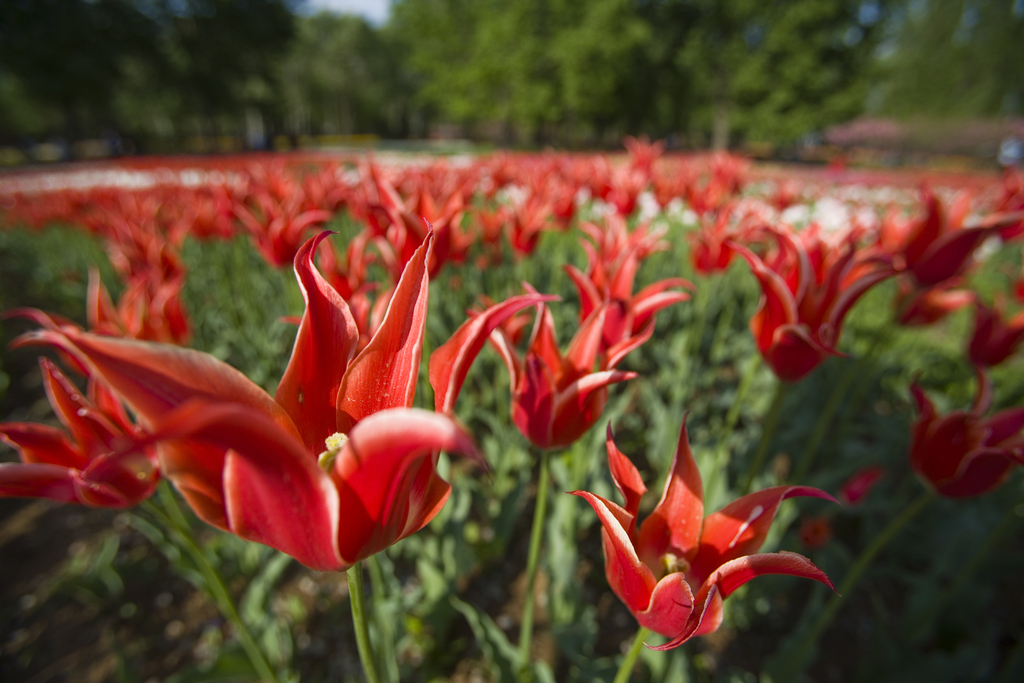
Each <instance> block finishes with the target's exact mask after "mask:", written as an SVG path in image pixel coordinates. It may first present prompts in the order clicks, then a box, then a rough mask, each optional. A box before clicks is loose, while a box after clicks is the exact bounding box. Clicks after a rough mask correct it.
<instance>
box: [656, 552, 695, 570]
mask: <svg viewBox="0 0 1024 683" xmlns="http://www.w3.org/2000/svg"><path fill="white" fill-rule="evenodd" d="M661 566H663V567H664V568H665V573H666V574H675V573H676V572H682V573H683V574H685V573H686V572H688V571H689V570H690V563H689V562H687V561H686V558H685V557H679V556H677V555H676V554H675V553H665V554H664V555H662V556H661Z"/></svg>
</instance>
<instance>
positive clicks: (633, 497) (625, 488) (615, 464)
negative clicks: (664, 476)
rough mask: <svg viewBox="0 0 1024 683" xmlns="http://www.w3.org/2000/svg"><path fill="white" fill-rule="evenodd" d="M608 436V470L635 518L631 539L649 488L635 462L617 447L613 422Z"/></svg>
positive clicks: (630, 533)
mask: <svg viewBox="0 0 1024 683" xmlns="http://www.w3.org/2000/svg"><path fill="white" fill-rule="evenodd" d="M607 435H608V438H607V440H606V442H605V445H606V447H607V450H608V469H609V470H611V473H612V481H613V482H614V483H615V488H617V489H618V490H619V493H621V494H622V497H623V498H624V499H625V501H626V506H625V510H626V512H628V513H629V514H630V515H632V516H633V524H631V525H630V526H629V528H628V529H627V531H628V532H629V535H630V537H632V536H633V527H634V526H635V524H636V516H637V514H638V513H639V512H640V499H641V498H643V497H644V494H645V493H646V492H647V487H646V486H644V481H643V479H641V478H640V472H638V471H637V469H636V466H635V465H633V462H632V461H631V460H630V459H629V458H627V457H626V456H625V455H623V454H622V452H621V451H619V449H618V447H617V446H616V445H615V440H614V437H613V435H612V423H611V422H609V423H608V429H607Z"/></svg>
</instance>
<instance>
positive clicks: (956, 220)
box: [879, 188, 1008, 287]
mask: <svg viewBox="0 0 1024 683" xmlns="http://www.w3.org/2000/svg"><path fill="white" fill-rule="evenodd" d="M971 199H972V197H971V195H970V194H969V193H967V192H963V193H961V194H960V195H958V196H957V198H956V200H955V201H954V202H953V204H952V205H951V206H950V207H948V208H947V207H945V206H944V205H943V204H942V201H941V200H940V199H939V198H938V197H936V196H935V195H934V194H932V192H931V191H930V190H928V189H927V188H924V189H922V190H921V201H922V203H923V204H924V214H923V215H921V216H919V217H917V218H914V219H911V220H900V219H899V218H897V217H896V216H894V215H890V216H889V217H888V218H887V219H886V220H885V221H884V222H883V223H882V228H881V231H880V233H879V246H880V248H881V249H882V250H883V251H885V252H886V253H888V254H891V255H893V256H894V257H895V258H896V263H895V265H896V267H897V268H898V269H899V270H904V271H906V272H908V273H910V274H911V275H912V276H913V277H914V280H915V282H916V283H917V284H918V285H919V286H921V287H930V286H932V285H937V284H939V283H941V282H944V281H946V280H948V279H949V278H951V277H955V276H957V275H960V274H961V273H962V272H963V271H964V270H965V269H966V268H967V266H968V265H969V264H970V262H971V259H972V257H973V255H974V250H975V249H977V248H978V247H979V246H981V243H982V242H984V241H985V240H986V239H987V238H988V237H990V236H992V235H994V234H996V233H997V232H998V231H999V230H1000V229H1001V228H1002V227H1005V225H1006V224H1007V220H1008V219H1007V218H1006V217H1005V216H1003V215H999V214H993V215H992V216H989V217H988V218H987V219H985V220H983V221H980V222H976V223H972V224H970V225H966V224H965V220H966V218H967V214H968V212H969V211H970V206H971Z"/></svg>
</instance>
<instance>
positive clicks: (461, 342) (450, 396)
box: [429, 294, 558, 413]
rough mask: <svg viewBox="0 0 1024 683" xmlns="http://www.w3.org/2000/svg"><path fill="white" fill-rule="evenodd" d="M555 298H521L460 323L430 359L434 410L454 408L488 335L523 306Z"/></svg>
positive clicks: (491, 308) (528, 296) (526, 296)
mask: <svg viewBox="0 0 1024 683" xmlns="http://www.w3.org/2000/svg"><path fill="white" fill-rule="evenodd" d="M557 298H558V297H557V296H548V295H541V294H521V295H519V296H514V297H511V298H509V299H506V300H505V301H503V302H501V303H499V304H495V305H493V306H491V307H489V308H488V309H487V310H486V311H484V312H483V313H480V314H479V315H476V316H474V317H472V318H470V319H469V320H467V321H466V322H464V323H463V324H462V325H461V326H460V327H459V329H458V330H456V331H455V334H453V335H452V336H451V339H449V340H448V341H447V342H445V343H444V344H443V345H441V346H440V347H438V348H437V350H436V351H434V353H432V354H431V355H430V372H429V375H430V386H431V387H433V389H434V410H436V411H437V412H439V413H450V412H451V411H452V410H453V409H454V407H455V399H456V398H458V395H459V391H460V390H461V389H462V384H463V382H465V381H466V374H467V373H468V372H469V367H470V365H472V364H473V361H474V360H476V357H477V355H478V354H479V353H480V350H481V349H483V347H484V344H485V343H486V342H487V338H488V337H489V336H490V334H491V332H493V331H494V330H495V329H497V328H498V326H499V325H501V324H502V323H503V322H505V321H506V320H507V319H508V318H509V317H510V316H512V315H513V314H514V313H516V312H518V311H520V310H522V309H524V308H526V307H527V306H530V305H534V304H537V303H541V302H544V301H554V300H556V299H557Z"/></svg>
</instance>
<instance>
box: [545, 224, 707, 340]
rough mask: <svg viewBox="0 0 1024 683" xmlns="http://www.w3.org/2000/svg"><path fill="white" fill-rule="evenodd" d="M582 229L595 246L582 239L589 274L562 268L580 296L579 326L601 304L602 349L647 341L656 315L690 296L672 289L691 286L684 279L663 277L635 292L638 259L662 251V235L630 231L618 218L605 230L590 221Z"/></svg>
mask: <svg viewBox="0 0 1024 683" xmlns="http://www.w3.org/2000/svg"><path fill="white" fill-rule="evenodd" d="M583 229H584V230H586V231H587V233H588V235H589V236H590V238H591V240H593V242H594V244H591V243H590V242H588V241H586V240H582V241H581V243H582V244H583V248H584V249H585V250H586V252H587V260H588V262H589V267H588V268H587V272H586V274H584V273H582V272H580V271H579V269H577V268H576V267H575V266H573V265H566V266H564V268H565V272H566V274H568V275H569V279H571V280H572V281H573V284H575V285H576V289H577V291H578V292H579V296H580V323H581V324H582V323H583V322H584V321H585V320H586V319H587V318H588V317H589V316H590V315H591V314H592V313H593V312H594V310H595V309H596V308H597V307H598V306H600V305H601V304H602V303H603V304H606V305H607V308H608V310H607V313H606V315H605V319H604V330H603V331H602V336H601V351H607V350H608V349H609V348H611V347H613V346H615V345H616V344H619V343H622V342H625V341H627V340H629V339H634V338H639V337H641V336H644V335H646V336H648V337H649V336H650V333H649V331H648V330H647V326H648V325H649V324H650V325H653V324H654V315H655V314H656V313H657V312H658V311H660V310H661V309H663V308H666V307H667V306H671V305H672V304H675V303H679V302H682V301H686V300H688V299H689V298H690V295H689V293H687V292H680V291H673V288H675V287H681V288H685V289H690V290H692V289H693V288H694V287H693V284H691V283H690V282H689V281H687V280H684V279H682V278H666V279H664V280H661V281H659V282H655V283H654V284H651V285H649V286H647V287H645V288H643V289H642V290H640V291H639V292H637V293H636V294H634V293H633V283H634V280H635V279H636V273H637V270H638V269H639V267H640V263H641V261H642V260H643V259H645V258H647V256H649V255H650V254H652V253H654V252H655V251H659V250H661V249H663V248H664V245H665V242H664V240H662V239H661V238H662V235H663V233H661V232H659V231H653V232H650V233H649V232H647V227H646V226H639V227H637V228H636V229H635V230H633V231H632V232H628V231H627V230H626V225H625V222H624V221H622V219H621V218H617V217H616V218H613V219H610V220H609V221H608V222H607V224H606V227H605V229H604V230H601V228H599V227H598V226H596V225H593V224H589V223H585V224H584V225H583Z"/></svg>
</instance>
